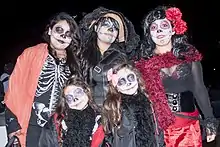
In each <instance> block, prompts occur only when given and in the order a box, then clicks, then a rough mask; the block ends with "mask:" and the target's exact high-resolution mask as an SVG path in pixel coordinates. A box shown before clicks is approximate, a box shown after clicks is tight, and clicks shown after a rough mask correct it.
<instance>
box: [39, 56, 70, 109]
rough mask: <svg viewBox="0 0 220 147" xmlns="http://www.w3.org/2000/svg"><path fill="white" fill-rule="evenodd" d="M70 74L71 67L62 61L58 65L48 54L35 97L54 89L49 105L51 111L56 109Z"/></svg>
mask: <svg viewBox="0 0 220 147" xmlns="http://www.w3.org/2000/svg"><path fill="white" fill-rule="evenodd" d="M69 75H70V71H69V68H65V66H64V63H62V62H60V63H59V65H57V64H56V62H55V60H54V58H53V57H52V56H51V55H48V57H47V59H46V61H45V63H44V65H43V68H42V70H41V74H40V77H39V81H38V85H37V90H36V94H35V97H36V98H38V97H40V96H41V95H42V94H44V93H46V92H47V91H49V90H51V89H52V91H51V94H50V102H49V107H48V109H49V110H50V112H51V111H54V109H55V105H56V103H57V100H58V98H59V93H60V89H61V88H62V87H63V84H64V82H65V81H66V80H67V77H68V76H69Z"/></svg>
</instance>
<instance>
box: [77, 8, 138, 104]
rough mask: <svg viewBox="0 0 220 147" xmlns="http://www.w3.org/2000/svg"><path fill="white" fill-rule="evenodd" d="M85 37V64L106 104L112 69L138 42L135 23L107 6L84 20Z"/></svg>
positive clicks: (89, 79)
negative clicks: (108, 74) (108, 79)
mask: <svg viewBox="0 0 220 147" xmlns="http://www.w3.org/2000/svg"><path fill="white" fill-rule="evenodd" d="M80 28H81V29H82V37H83V50H84V52H83V60H82V62H81V67H82V71H83V75H85V79H86V81H87V82H88V83H89V84H90V85H91V86H92V88H93V92H94V93H93V96H94V99H95V101H96V103H97V104H98V105H100V106H102V104H103V101H104V99H105V96H106V92H107V89H108V88H107V83H108V82H107V77H106V73H107V71H108V69H110V68H111V66H112V65H113V64H114V62H116V61H117V60H127V59H129V58H130V57H132V54H133V52H134V50H135V49H136V47H137V46H138V42H139V36H138V35H137V34H136V33H135V30H134V27H133V24H132V23H131V22H130V21H129V20H128V19H127V18H125V17H124V16H123V15H122V14H121V13H119V12H116V11H113V10H108V9H106V8H103V7H99V8H97V9H95V10H94V11H93V12H91V13H88V14H87V15H85V16H84V18H83V19H82V20H81V22H80Z"/></svg>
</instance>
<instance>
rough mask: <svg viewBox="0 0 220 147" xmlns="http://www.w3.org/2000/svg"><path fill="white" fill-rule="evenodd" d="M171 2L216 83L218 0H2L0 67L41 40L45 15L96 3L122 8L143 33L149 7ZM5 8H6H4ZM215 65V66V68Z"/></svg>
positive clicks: (208, 75)
mask: <svg viewBox="0 0 220 147" xmlns="http://www.w3.org/2000/svg"><path fill="white" fill-rule="evenodd" d="M118 2H120V3H121V4H119V3H118ZM166 4H171V5H174V6H177V7H179V8H180V9H181V11H182V13H183V19H184V20H185V21H186V22H187V23H188V34H189V41H190V42H191V43H192V44H193V45H195V46H196V48H197V49H198V50H199V51H201V52H202V54H203V55H204V59H203V61H202V65H203V71H204V80H205V83H206V85H208V84H212V85H213V84H215V83H219V81H220V80H219V79H220V78H218V77H219V73H220V72H219V71H220V62H219V58H220V56H219V49H220V44H219V41H220V30H219V29H220V26H219V23H218V21H219V18H220V8H219V7H218V4H217V1H216V2H215V4H214V3H213V1H205V0H200V1H199V0H143V1H140V0H135V1H134V0H131V1H128V0H127V1H124V2H123V1H122V0H117V1H116V0H103V1H100V0H90V1H89V0H61V1H60V0H57V1H55V0H54V1H51V0H44V1H43V0H38V1H34V0H33V1H32V0H31V1H26V2H25V1H24V0H17V1H10V0H8V1H4V3H3V2H2V3H1V10H0V11H1V13H0V14H1V38H2V39H1V54H0V60H1V61H0V69H1V70H0V71H1V72H2V69H3V66H4V64H5V63H7V62H9V61H13V62H15V61H16V58H17V57H18V55H20V54H21V53H22V51H23V50H24V49H25V48H27V47H29V46H33V45H35V44H38V43H40V42H41V39H42V38H41V36H42V33H43V31H44V28H45V25H46V24H47V22H48V19H49V18H50V17H51V16H52V15H54V14H55V13H58V12H61V11H64V12H67V13H69V14H71V15H77V16H78V17H77V19H78V20H79V19H81V16H82V12H86V13H88V12H91V11H92V10H93V9H95V8H97V7H98V6H104V7H106V8H109V9H113V10H116V11H120V12H122V13H123V14H124V15H125V16H126V17H127V18H128V19H129V20H130V21H132V22H133V24H134V25H135V29H136V31H137V32H138V33H139V34H140V35H142V32H143V31H142V29H141V21H142V19H143V17H144V15H146V13H147V12H148V11H150V10H151V9H153V8H155V7H156V6H158V5H166ZM4 9H5V10H4ZM214 68H215V69H216V70H214Z"/></svg>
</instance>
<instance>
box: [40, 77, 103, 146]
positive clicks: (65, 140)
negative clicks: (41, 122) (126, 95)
mask: <svg viewBox="0 0 220 147" xmlns="http://www.w3.org/2000/svg"><path fill="white" fill-rule="evenodd" d="M99 112H100V110H99V109H98V107H97V106H96V104H95V102H94V100H93V98H92V95H91V90H90V89H89V86H88V85H87V84H86V83H85V82H84V81H83V80H82V78H78V77H77V76H73V77H71V78H70V79H68V81H67V82H66V84H65V86H64V88H63V92H62V95H61V98H60V100H59V102H58V105H57V108H56V113H55V114H54V115H53V116H52V117H51V119H50V120H49V121H48V123H47V124H46V125H45V126H44V128H43V131H42V133H41V136H40V140H39V147H60V146H62V147H70V146H73V147H79V146H83V147H90V146H91V147H98V146H92V145H91V142H92V138H93V141H94V140H95V141H97V139H98V140H101V139H102V138H101V136H99V138H95V137H92V136H93V134H96V132H97V131H99V130H100V129H99V128H98V127H99V123H100V121H101V120H100V118H101V115H100V113H99ZM51 132H52V133H51ZM103 137H104V136H103Z"/></svg>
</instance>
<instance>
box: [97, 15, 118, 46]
mask: <svg viewBox="0 0 220 147" xmlns="http://www.w3.org/2000/svg"><path fill="white" fill-rule="evenodd" d="M95 30H96V32H97V35H98V39H99V40H100V41H101V42H103V43H107V44H112V43H113V42H114V41H115V40H116V38H117V36H118V30H119V24H118V22H117V21H116V20H114V19H113V18H110V17H106V18H102V19H101V20H100V21H99V23H98V26H96V28H95Z"/></svg>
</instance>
